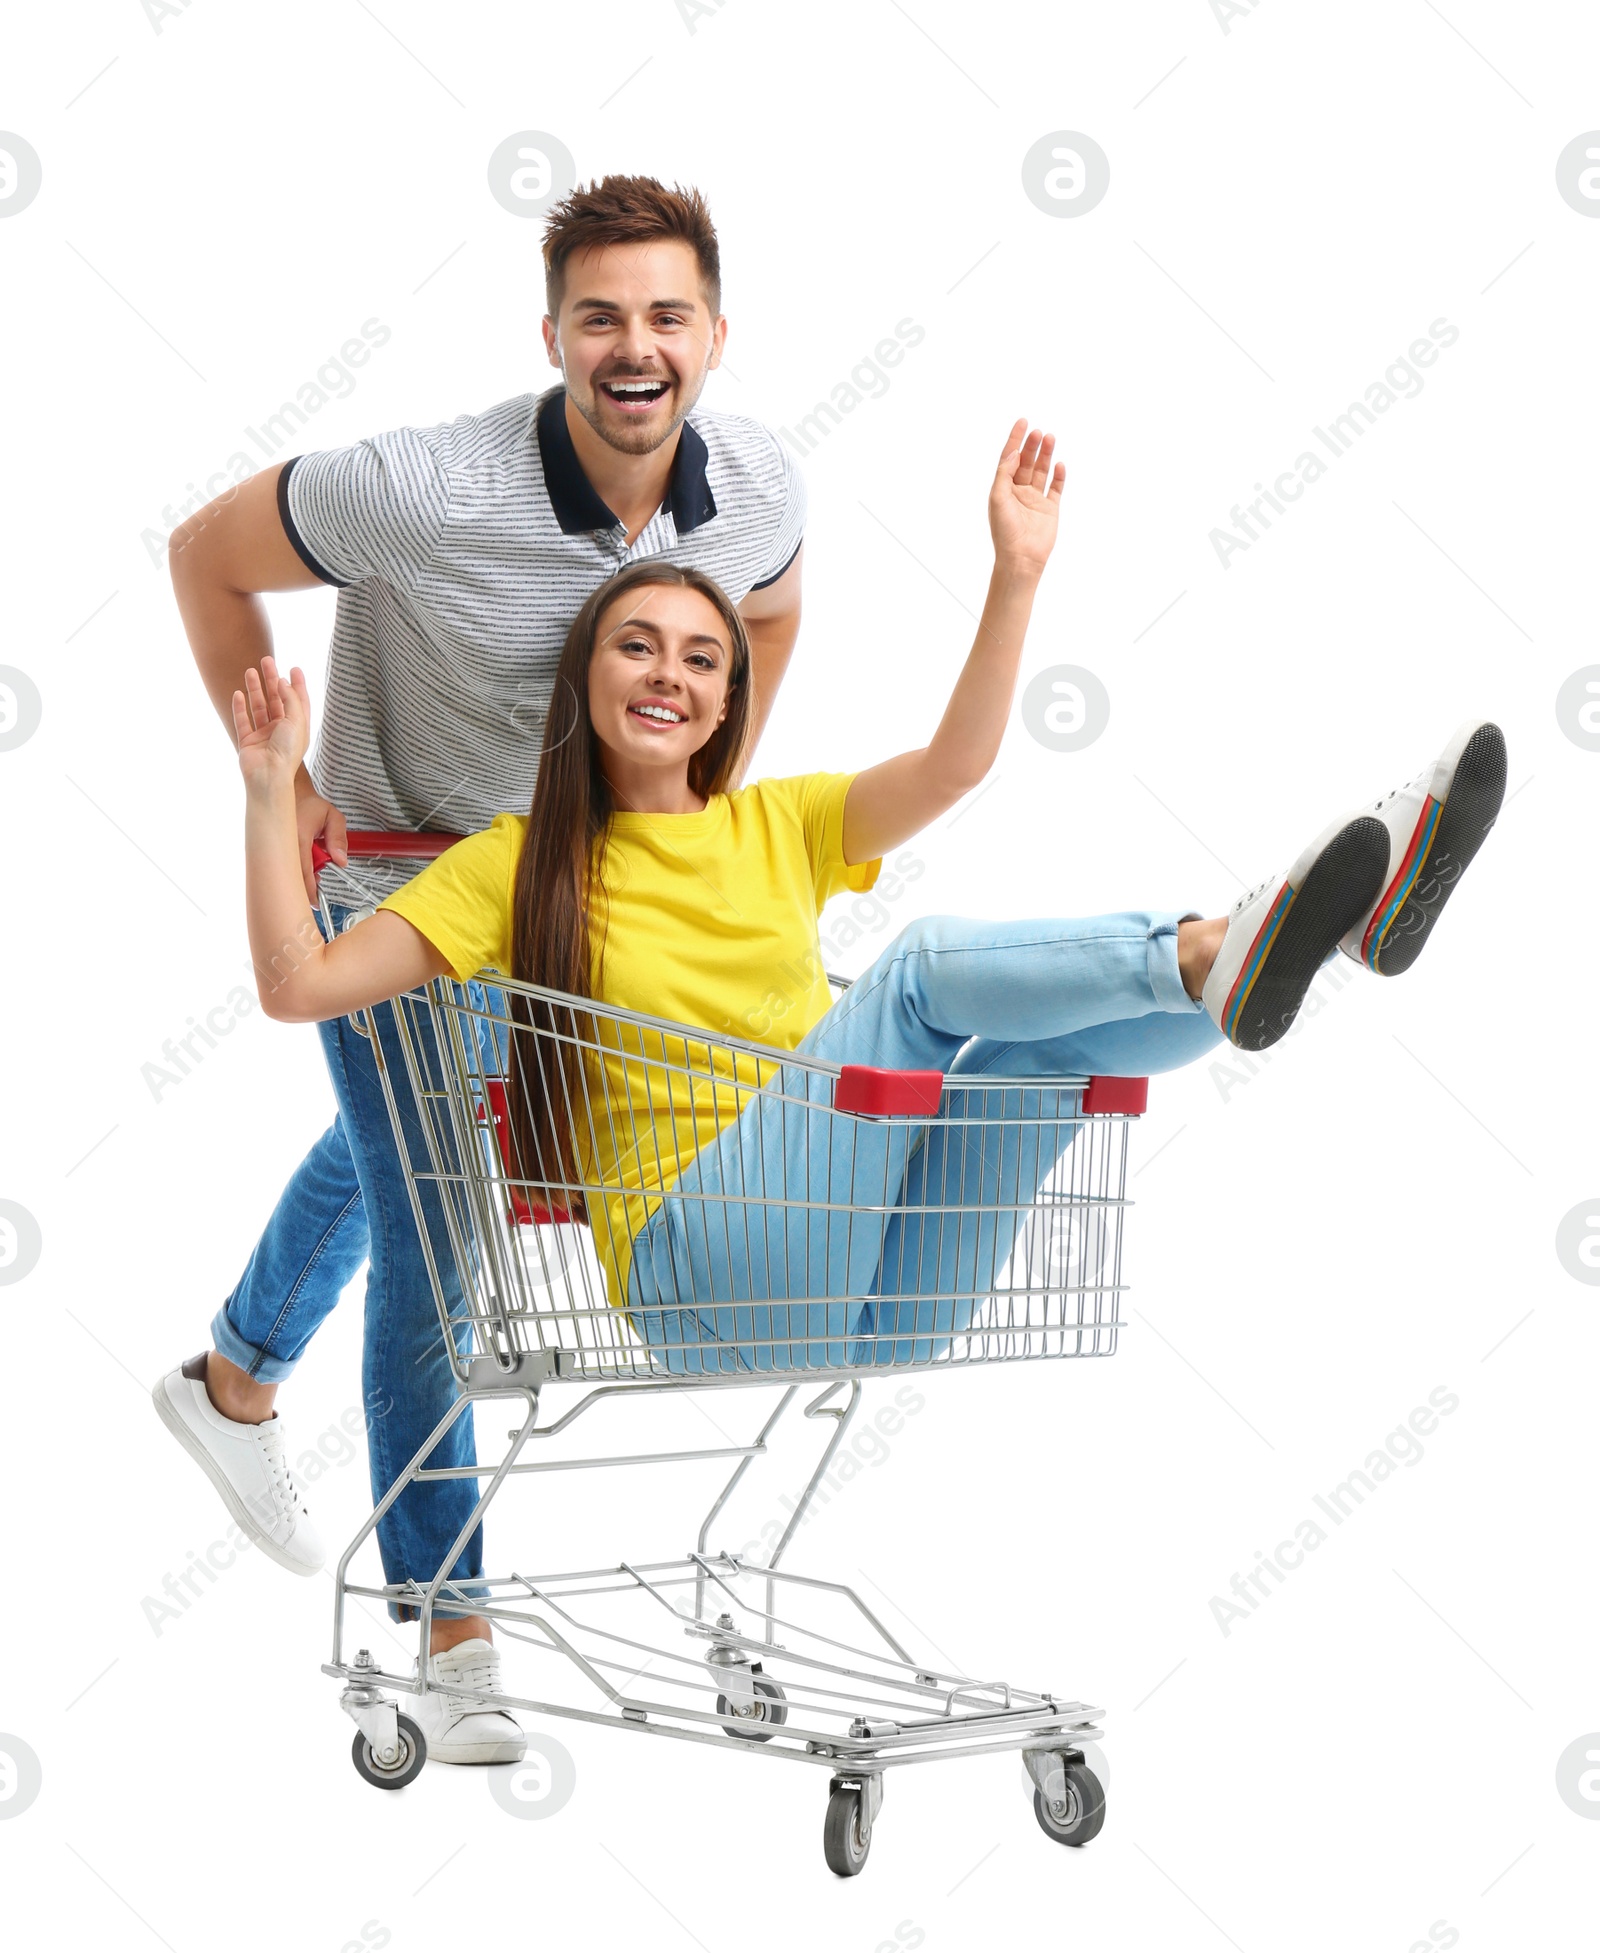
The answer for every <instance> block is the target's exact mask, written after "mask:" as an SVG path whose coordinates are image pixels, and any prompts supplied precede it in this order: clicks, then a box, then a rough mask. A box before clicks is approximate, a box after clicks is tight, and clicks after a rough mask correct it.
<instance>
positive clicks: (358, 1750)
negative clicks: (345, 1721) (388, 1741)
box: [350, 1716, 428, 1790]
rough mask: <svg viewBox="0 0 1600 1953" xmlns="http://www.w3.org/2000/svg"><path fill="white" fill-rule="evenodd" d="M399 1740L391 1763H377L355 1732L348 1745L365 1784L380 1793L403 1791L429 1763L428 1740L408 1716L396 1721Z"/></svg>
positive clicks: (373, 1753) (398, 1717)
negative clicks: (375, 1787) (374, 1786)
mask: <svg viewBox="0 0 1600 1953" xmlns="http://www.w3.org/2000/svg"><path fill="white" fill-rule="evenodd" d="M395 1729H396V1733H397V1734H398V1736H399V1738H400V1748H399V1753H398V1754H397V1755H396V1757H395V1759H394V1761H393V1762H392V1763H380V1762H379V1760H378V1757H377V1754H376V1752H375V1751H374V1750H373V1747H372V1745H371V1744H370V1743H369V1742H368V1741H367V1739H366V1737H365V1736H364V1735H363V1734H362V1733H361V1731H360V1730H359V1729H358V1730H357V1731H356V1740H355V1741H354V1742H353V1743H352V1744H351V1745H350V1760H351V1762H352V1763H354V1765H355V1766H356V1769H357V1771H358V1772H359V1773H360V1774H361V1775H362V1776H363V1777H365V1778H366V1780H367V1782H368V1783H372V1784H376V1785H377V1786H378V1788H379V1789H380V1790H403V1789H404V1788H405V1786H406V1785H407V1784H408V1783H410V1782H412V1781H413V1779H414V1778H415V1777H417V1776H418V1775H419V1774H420V1772H421V1770H422V1766H423V1764H424V1763H426V1762H427V1760H428V1739H427V1737H426V1736H424V1735H423V1733H422V1731H421V1730H420V1729H419V1728H418V1727H417V1725H416V1724H415V1723H414V1722H413V1721H412V1720H411V1718H410V1717H409V1716H397V1717H396V1718H395Z"/></svg>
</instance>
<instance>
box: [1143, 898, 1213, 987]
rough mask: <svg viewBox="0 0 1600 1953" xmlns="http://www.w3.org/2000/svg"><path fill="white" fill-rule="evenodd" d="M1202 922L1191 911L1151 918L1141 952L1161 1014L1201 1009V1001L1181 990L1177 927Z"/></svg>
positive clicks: (1201, 919)
mask: <svg viewBox="0 0 1600 1953" xmlns="http://www.w3.org/2000/svg"><path fill="white" fill-rule="evenodd" d="M1203 920H1204V918H1203V917H1201V916H1199V915H1196V913H1195V912H1194V910H1193V909H1186V910H1185V911H1184V913H1183V914H1182V915H1173V914H1167V915H1153V916H1152V917H1151V922H1150V932H1149V934H1148V936H1147V937H1146V938H1145V951H1146V958H1147V967H1148V969H1149V974H1150V991H1151V994H1152V996H1154V998H1155V1000H1156V1003H1157V1006H1158V1007H1159V1008H1160V1009H1162V1010H1171V1011H1182V1010H1187V1011H1196V1010H1204V1009H1205V1002H1204V1000H1203V999H1202V998H1200V997H1191V996H1190V995H1189V993H1188V991H1187V990H1185V989H1184V987H1183V978H1182V977H1181V976H1180V975H1179V974H1178V924H1179V923H1180V922H1200V921H1203Z"/></svg>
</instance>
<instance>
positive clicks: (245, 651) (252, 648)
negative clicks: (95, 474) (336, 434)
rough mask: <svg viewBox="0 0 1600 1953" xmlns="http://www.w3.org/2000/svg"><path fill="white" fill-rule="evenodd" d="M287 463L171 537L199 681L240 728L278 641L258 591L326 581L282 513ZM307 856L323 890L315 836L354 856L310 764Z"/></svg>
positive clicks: (310, 890)
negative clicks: (236, 714) (238, 714)
mask: <svg viewBox="0 0 1600 1953" xmlns="http://www.w3.org/2000/svg"><path fill="white" fill-rule="evenodd" d="M282 472H283V464H282V463H281V462H280V463H279V464H278V466H276V467H273V468H263V469H262V470H261V471H260V472H259V473H258V474H254V475H252V476H251V477H250V479H249V480H248V481H247V482H244V483H242V484H241V485H240V486H239V487H238V488H236V489H234V490H232V491H231V492H230V493H228V494H226V495H222V496H219V497H218V498H217V499H216V500H215V501H214V502H208V503H207V504H206V506H205V507H204V508H203V509H200V510H197V511H196V513H195V514H193V515H191V516H190V517H189V519H188V520H187V521H186V522H184V523H182V524H180V526H179V527H178V528H176V529H174V530H173V532H172V534H171V536H170V537H168V539H167V565H168V568H169V569H170V571H171V574H172V590H173V595H174V596H175V597H176V598H177V603H178V612H179V615H180V616H181V617H182V618H183V628H184V631H185V633H186V634H187V636H188V639H189V649H190V650H191V651H192V652H193V653H194V661H195V664H196V665H197V666H198V667H199V671H200V678H201V682H202V683H203V684H204V686H205V688H206V692H207V694H208V696H209V697H210V700H211V703H212V705H213V706H214V707H215V708H216V712H217V716H218V718H220V719H221V721H222V723H223V725H224V726H225V727H226V728H227V731H228V734H229V736H230V737H232V736H233V730H234V724H233V695H234V693H235V692H242V691H243V690H244V682H245V681H244V675H245V673H246V671H249V670H252V669H254V668H255V667H257V666H259V665H260V663H261V660H262V658H263V657H266V656H269V655H270V654H271V651H272V628H271V626H270V625H269V624H268V622H267V612H266V606H265V605H264V604H263V603H262V601H261V595H260V593H261V592H262V591H266V590H305V589H309V588H310V587H311V586H312V585H317V586H319V587H326V586H325V585H323V580H322V578H320V577H319V576H317V574H316V573H315V572H314V571H313V570H311V569H309V568H308V567H307V566H306V564H305V563H304V561H302V559H301V557H300V555H299V552H298V551H297V550H296V549H295V547H294V545H293V543H291V542H290V540H289V538H288V536H287V535H286V534H285V533H284V527H283V519H282V517H281V516H280V515H279V513H278V477H279V475H280V474H281V473H282ZM295 808H296V825H297V827H298V830H299V836H300V866H301V872H302V875H303V877H304V880H305V885H306V895H307V898H308V899H309V900H310V901H312V902H315V901H316V899H317V884H316V876H315V875H314V874H313V873H312V869H311V843H312V841H313V839H314V838H315V837H316V836H317V835H318V834H321V833H323V832H324V830H326V840H327V844H328V849H329V852H330V853H331V854H332V855H333V857H334V859H335V860H336V861H338V862H339V863H340V865H341V866H342V865H343V864H344V861H345V859H346V856H345V845H344V818H343V816H342V815H341V814H340V813H339V811H338V810H337V808H335V807H333V806H331V805H330V804H329V802H327V801H326V800H324V799H322V798H321V796H320V795H319V794H318V793H317V791H316V789H315V787H313V785H312V784H311V776H310V774H309V773H307V772H306V770H305V767H304V765H303V764H302V765H301V767H300V768H299V771H298V772H297V774H296V775H295Z"/></svg>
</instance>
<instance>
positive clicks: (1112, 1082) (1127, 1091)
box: [833, 1065, 1150, 1119]
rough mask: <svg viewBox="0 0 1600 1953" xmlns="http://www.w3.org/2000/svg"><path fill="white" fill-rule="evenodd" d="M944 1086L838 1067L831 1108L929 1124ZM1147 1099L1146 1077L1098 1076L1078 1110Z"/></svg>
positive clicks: (916, 1074)
mask: <svg viewBox="0 0 1600 1953" xmlns="http://www.w3.org/2000/svg"><path fill="white" fill-rule="evenodd" d="M973 1082H974V1084H976V1083H978V1082H979V1081H978V1080H976V1079H974V1081H973ZM944 1087H945V1076H944V1073H943V1072H939V1071H888V1070H885V1069H884V1068H882V1067H881V1066H878V1065H841V1066H840V1067H839V1082H838V1084H837V1085H836V1086H835V1087H834V1093H833V1105H834V1110H835V1111H836V1112H853V1113H857V1114H860V1115H862V1116H864V1117H866V1118H869V1119H883V1118H914V1119H917V1118H920V1119H932V1118H937V1117H938V1113H939V1098H940V1094H941V1093H942V1092H943V1091H944ZM1149 1099H1150V1081H1149V1079H1148V1078H1108V1077H1104V1076H1101V1075H1098V1074H1097V1075H1096V1076H1095V1077H1093V1078H1091V1079H1090V1080H1089V1083H1088V1084H1087V1085H1086V1086H1085V1087H1084V1092H1083V1110H1084V1112H1085V1113H1088V1114H1095V1113H1108V1112H1122V1113H1140V1112H1143V1111H1144V1110H1145V1107H1146V1106H1147V1105H1148V1103H1149Z"/></svg>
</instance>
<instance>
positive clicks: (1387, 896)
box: [1339, 719, 1506, 976]
mask: <svg viewBox="0 0 1600 1953" xmlns="http://www.w3.org/2000/svg"><path fill="white" fill-rule="evenodd" d="M1505 791H1506V739H1505V734H1504V733H1503V732H1502V731H1501V730H1500V728H1499V727H1498V726H1497V725H1494V724H1492V723H1491V722H1490V721H1489V720H1487V719H1467V720H1464V721H1463V723H1462V724H1461V725H1459V726H1457V727H1456V729H1455V731H1454V732H1453V733H1452V734H1451V736H1450V743H1449V745H1448V746H1446V747H1445V749H1444V751H1443V752H1442V753H1441V754H1440V755H1439V757H1438V758H1437V759H1436V760H1435V761H1434V762H1433V764H1432V765H1431V766H1425V767H1424V768H1423V769H1422V771H1421V772H1420V773H1419V774H1418V775H1417V777H1416V778H1415V779H1414V780H1411V781H1408V782H1407V783H1406V785H1405V786H1403V787H1396V788H1395V790H1394V791H1393V793H1390V794H1386V795H1385V796H1384V798H1383V799H1382V800H1377V801H1374V802H1373V803H1372V804H1371V807H1370V809H1369V811H1370V812H1371V813H1372V814H1374V815H1375V816H1376V817H1377V819H1379V820H1381V821H1382V822H1383V824H1384V827H1385V828H1386V829H1387V830H1388V834H1389V868H1388V872H1387V873H1386V874H1385V876H1384V878H1383V887H1382V889H1381V890H1380V891H1379V893H1378V897H1377V900H1376V901H1375V902H1374V903H1373V904H1372V906H1371V907H1370V908H1369V909H1367V910H1366V911H1365V912H1364V913H1363V915H1362V916H1361V918H1360V920H1359V921H1358V922H1356V923H1355V924H1354V926H1353V927H1352V928H1351V929H1350V931H1349V932H1348V934H1346V935H1345V936H1344V937H1343V938H1342V940H1341V941H1340V944H1339V947H1340V948H1341V949H1342V950H1343V951H1344V953H1345V955H1346V956H1348V957H1350V958H1351V959H1352V960H1353V961H1354V962H1357V963H1360V964H1362V965H1363V966H1364V967H1365V968H1367V969H1369V970H1376V971H1377V973H1378V975H1379V976H1398V975H1399V974H1400V972H1401V971H1402V970H1409V969H1410V968H1411V965H1412V964H1413V963H1414V962H1415V961H1416V960H1417V957H1418V956H1419V955H1420V954H1421V951H1422V945H1423V944H1424V943H1425V942H1426V941H1427V940H1428V934H1429V931H1430V930H1431V929H1432V928H1433V925H1434V924H1435V923H1436V922H1437V921H1438V919H1439V911H1440V910H1441V909H1442V908H1443V907H1444V905H1445V903H1446V902H1447V901H1448V900H1449V897H1450V895H1451V892H1452V891H1453V890H1454V888H1455V885H1456V883H1457V882H1458V881H1459V880H1460V879H1461V876H1462V874H1463V872H1464V871H1465V869H1466V867H1467V864H1468V863H1469V862H1470V861H1471V860H1472V857H1473V856H1474V855H1475V854H1476V853H1477V852H1478V849H1479V848H1480V847H1481V846H1482V845H1483V841H1484V837H1485V835H1487V834H1488V832H1489V829H1490V828H1491V827H1493V826H1494V824H1495V819H1496V817H1497V816H1498V814H1499V812H1500V803H1501V801H1502V800H1503V799H1504V798H1505Z"/></svg>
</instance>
